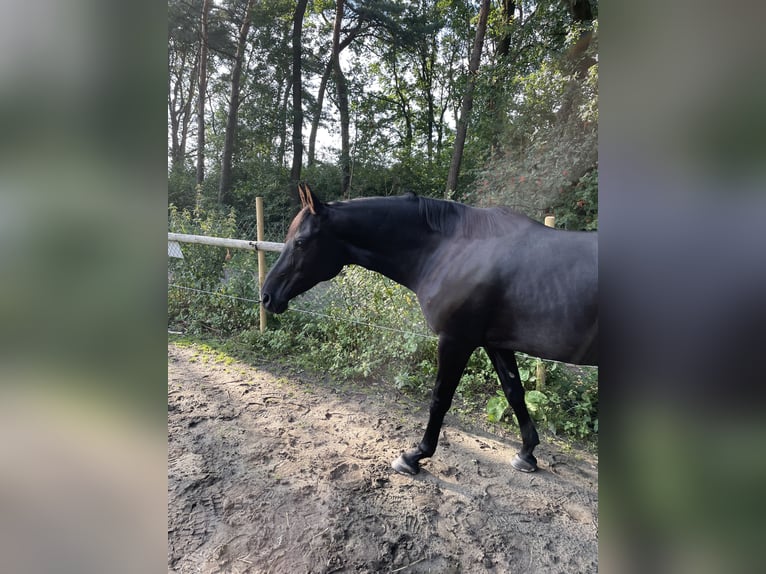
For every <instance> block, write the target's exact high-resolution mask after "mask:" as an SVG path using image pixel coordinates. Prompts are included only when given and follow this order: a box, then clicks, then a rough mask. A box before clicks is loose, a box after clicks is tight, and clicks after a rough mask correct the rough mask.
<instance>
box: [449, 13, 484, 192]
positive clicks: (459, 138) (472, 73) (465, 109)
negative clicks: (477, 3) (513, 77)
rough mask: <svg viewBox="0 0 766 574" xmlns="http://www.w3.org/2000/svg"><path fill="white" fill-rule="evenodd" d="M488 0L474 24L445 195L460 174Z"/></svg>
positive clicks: (454, 186) (450, 190) (454, 185)
mask: <svg viewBox="0 0 766 574" xmlns="http://www.w3.org/2000/svg"><path fill="white" fill-rule="evenodd" d="M489 4H490V0H482V2H481V8H480V9H479V23H478V24H477V26H476V37H475V38H474V41H473V49H472V50H471V60H470V62H469V63H468V82H467V84H466V88H465V93H464V94H463V103H462V105H461V106H460V119H458V122H457V132H456V134H455V149H454V151H453V152H452V162H451V163H450V166H449V175H448V176H447V195H448V196H449V195H450V194H452V193H453V192H454V191H455V188H456V187H457V178H458V176H459V175H460V164H461V162H462V161H463V148H464V147H465V138H466V134H467V133H468V118H469V117H470V115H471V109H472V108H473V90H474V86H475V84H476V73H477V72H478V70H479V62H480V60H481V49H482V47H483V45H484V33H485V32H486V31H487V16H488V15H489Z"/></svg>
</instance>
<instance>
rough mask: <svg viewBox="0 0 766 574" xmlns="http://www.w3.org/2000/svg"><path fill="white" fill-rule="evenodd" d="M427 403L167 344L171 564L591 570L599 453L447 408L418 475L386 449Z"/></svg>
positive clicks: (419, 418) (416, 429) (200, 568)
mask: <svg viewBox="0 0 766 574" xmlns="http://www.w3.org/2000/svg"><path fill="white" fill-rule="evenodd" d="M426 419H427V405H426V404H425V401H423V402H422V404H421V402H418V401H414V400H412V399H410V398H408V397H405V396H403V395H401V394H399V393H397V392H396V391H395V390H392V389H391V388H389V387H386V386H385V385H383V384H382V383H375V382H370V383H366V384H365V386H364V388H360V387H350V386H346V387H343V388H337V385H333V384H332V383H331V382H329V381H321V380H316V377H313V378H312V377H304V376H302V375H301V376H296V375H289V374H286V373H285V372H284V371H283V370H281V369H280V368H279V367H274V366H269V365H266V366H262V367H259V368H255V367H252V366H250V365H247V364H244V363H240V362H231V361H224V360H220V358H219V360H216V358H215V357H214V356H213V355H211V354H210V353H207V354H206V352H204V351H202V350H201V349H200V348H198V347H194V346H179V345H176V344H173V343H171V344H169V347H168V571H169V572H173V573H179V574H180V573H192V572H195V573H196V572H202V573H216V572H234V573H236V572H243V573H244V572H250V573H261V572H270V573H271V572H289V573H293V572H295V573H302V572H316V573H319V572H321V573H325V574H329V573H332V572H362V573H365V572H367V573H377V572H403V573H405V572H406V573H413V572H434V573H458V572H465V573H473V572H525V573H526V572H555V573H558V572H561V573H566V574H570V573H574V572H596V571H597V570H598V485H597V483H598V470H597V466H598V462H597V459H596V457H594V456H593V455H592V454H589V453H586V452H582V451H578V450H576V449H569V448H565V447H561V446H556V445H554V444H551V440H550V437H548V436H546V435H545V434H542V435H541V440H542V443H543V444H541V445H540V446H539V447H538V448H537V450H536V451H535V454H536V455H537V458H538V461H539V465H540V470H539V471H538V472H536V473H533V474H524V473H520V472H517V471H515V470H513V469H512V467H511V465H510V460H511V458H512V457H513V455H514V454H515V453H516V452H517V451H518V449H519V446H520V442H519V439H518V436H517V435H513V434H512V433H507V432H505V431H504V430H502V429H501V428H499V427H489V426H486V428H480V427H481V425H480V424H479V425H476V427H477V428H469V426H468V425H467V424H466V423H461V422H460V420H459V419H458V417H456V416H454V415H452V414H448V415H447V419H446V421H445V425H444V427H443V431H442V436H441V440H440V444H439V448H438V450H437V451H436V454H435V456H434V458H432V459H428V460H425V461H423V470H422V471H421V473H420V474H419V475H418V476H416V477H409V476H402V475H399V474H397V473H395V472H394V471H393V470H391V468H390V463H391V461H392V460H393V459H394V458H396V457H397V456H398V455H399V454H400V453H401V452H402V451H403V450H404V449H408V448H410V447H412V446H414V444H415V443H417V442H418V441H419V440H420V438H421V435H422V432H423V429H424V428H425V422H426Z"/></svg>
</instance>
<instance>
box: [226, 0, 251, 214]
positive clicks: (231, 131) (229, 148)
mask: <svg viewBox="0 0 766 574" xmlns="http://www.w3.org/2000/svg"><path fill="white" fill-rule="evenodd" d="M254 2H255V0H248V2H247V6H246V7H245V15H244V17H243V19H242V25H241V26H240V28H239V36H238V37H237V51H236V53H235V54H234V62H233V64H232V69H231V91H230V94H229V113H228V116H227V119H226V132H225V134H224V140H223V157H222V158H221V181H220V184H219V186H218V203H219V204H223V201H224V198H225V196H226V193H228V191H229V188H231V164H232V159H233V157H234V143H235V141H236V137H237V115H238V112H239V92H240V80H241V78H242V61H243V60H244V57H245V48H246V47H247V34H248V32H249V31H250V14H251V12H252V9H253V3H254Z"/></svg>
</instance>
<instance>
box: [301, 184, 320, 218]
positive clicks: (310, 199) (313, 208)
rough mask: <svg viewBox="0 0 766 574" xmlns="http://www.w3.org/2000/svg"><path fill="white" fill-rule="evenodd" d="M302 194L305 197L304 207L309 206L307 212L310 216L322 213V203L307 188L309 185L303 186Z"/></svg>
mask: <svg viewBox="0 0 766 574" xmlns="http://www.w3.org/2000/svg"><path fill="white" fill-rule="evenodd" d="M304 187H305V191H304V194H305V196H306V205H308V206H309V211H310V212H311V214H312V215H316V214H317V213H319V212H320V211H322V201H321V200H320V199H319V198H318V197H317V196H316V195H315V194H314V192H313V191H311V189H310V188H309V184H305V186H304Z"/></svg>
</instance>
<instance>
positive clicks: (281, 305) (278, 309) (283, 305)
mask: <svg viewBox="0 0 766 574" xmlns="http://www.w3.org/2000/svg"><path fill="white" fill-rule="evenodd" d="M261 303H263V306H264V307H265V308H266V310H267V311H268V312H270V313H276V314H277V315H279V314H280V313H284V312H285V311H286V310H287V301H279V300H277V298H276V297H273V296H272V295H271V293H264V294H263V295H262V296H261Z"/></svg>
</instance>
